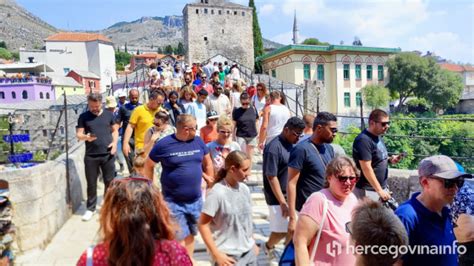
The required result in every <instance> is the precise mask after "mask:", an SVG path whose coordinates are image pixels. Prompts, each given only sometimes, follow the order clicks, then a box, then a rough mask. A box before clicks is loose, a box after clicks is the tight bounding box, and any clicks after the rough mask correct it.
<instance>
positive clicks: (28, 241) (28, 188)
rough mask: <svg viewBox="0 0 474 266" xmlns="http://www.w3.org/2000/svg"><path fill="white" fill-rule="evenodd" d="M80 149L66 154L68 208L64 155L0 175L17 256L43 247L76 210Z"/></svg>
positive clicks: (81, 183)
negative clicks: (6, 186)
mask: <svg viewBox="0 0 474 266" xmlns="http://www.w3.org/2000/svg"><path fill="white" fill-rule="evenodd" d="M84 147H85V146H84V145H83V143H79V144H76V145H75V146H73V147H72V148H71V150H70V155H69V163H70V165H69V169H70V180H71V206H68V204H67V193H66V191H67V185H66V183H67V182H66V167H65V163H66V155H65V154H63V155H61V156H60V157H58V158H57V159H56V160H54V161H49V162H46V163H44V164H40V165H37V166H35V167H31V168H24V169H15V170H11V171H4V172H1V173H0V175H1V178H2V179H5V180H7V181H8V182H9V184H10V199H11V202H12V204H13V209H14V215H13V223H14V224H15V226H16V228H17V233H16V243H17V246H18V249H19V251H20V252H25V251H29V250H32V249H36V248H44V247H46V245H47V244H48V242H49V241H50V240H51V239H52V238H53V236H54V235H55V234H56V232H57V231H59V229H60V228H61V227H62V226H63V224H64V223H65V222H66V221H67V220H68V219H69V217H70V216H71V214H72V212H73V211H74V210H76V209H77V208H78V207H79V206H80V204H81V201H82V199H83V195H84V194H85V174H84V161H83V158H84V151H85V149H84Z"/></svg>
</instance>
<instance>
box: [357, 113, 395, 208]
mask: <svg viewBox="0 0 474 266" xmlns="http://www.w3.org/2000/svg"><path fill="white" fill-rule="evenodd" d="M389 128H390V118H389V116H388V114H387V113H386V112H385V111H383V110H380V109H375V110H373V111H372V112H371V113H370V115H369V128H367V129H364V131H362V132H361V133H360V134H359V135H358V136H357V137H356V138H355V140H354V144H353V146H352V156H353V158H354V162H355V163H356V165H357V167H358V168H359V169H360V179H359V181H358V182H357V185H356V188H355V189H354V194H355V195H356V196H357V198H359V199H360V198H363V197H369V198H370V199H372V200H378V199H379V197H380V198H381V199H382V200H383V201H387V200H389V199H390V198H391V196H390V193H389V191H388V188H387V178H388V163H389V162H390V163H392V164H396V163H398V162H399V161H400V160H401V158H402V155H401V154H400V155H396V156H391V157H388V152H387V148H386V147H385V143H384V142H383V139H382V136H383V135H384V134H385V133H386V132H387V130H388V129H389Z"/></svg>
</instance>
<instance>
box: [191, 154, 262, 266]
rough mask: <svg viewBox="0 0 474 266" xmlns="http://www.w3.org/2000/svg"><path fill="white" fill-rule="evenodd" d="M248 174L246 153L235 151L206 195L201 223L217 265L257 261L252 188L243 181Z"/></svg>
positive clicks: (228, 156)
mask: <svg viewBox="0 0 474 266" xmlns="http://www.w3.org/2000/svg"><path fill="white" fill-rule="evenodd" d="M249 175H250V160H249V159H248V157H247V155H246V154H245V153H243V152H241V151H233V152H231V153H229V155H227V157H226V159H225V167H224V168H221V170H219V173H218V176H217V178H216V181H215V183H214V186H213V187H212V189H211V190H210V192H209V193H208V194H207V198H206V201H205V202H204V207H203V208H202V213H201V217H200V219H199V225H198V226H199V232H200V233H201V236H202V239H203V240H204V243H206V246H207V249H208V250H209V252H210V253H211V255H212V258H213V261H214V263H215V265H234V264H235V265H256V264H257V263H256V262H257V255H258V251H259V248H258V247H257V246H256V245H255V240H254V239H253V236H252V203H251V198H250V190H249V188H248V187H247V185H245V183H243V181H244V180H245V179H246V178H247V177H248V176H249ZM252 263H253V264H252Z"/></svg>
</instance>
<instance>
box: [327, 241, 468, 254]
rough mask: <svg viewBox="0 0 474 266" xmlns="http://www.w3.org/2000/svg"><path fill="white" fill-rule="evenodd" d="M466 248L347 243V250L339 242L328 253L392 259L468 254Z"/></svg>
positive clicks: (455, 246) (329, 245) (332, 243)
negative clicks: (367, 255) (368, 255)
mask: <svg viewBox="0 0 474 266" xmlns="http://www.w3.org/2000/svg"><path fill="white" fill-rule="evenodd" d="M466 252H467V249H466V247H465V246H462V245H461V246H459V245H457V240H455V241H454V242H453V244H451V245H414V246H396V245H357V246H354V245H353V244H352V243H349V240H348V241H347V242H346V245H345V248H344V249H343V245H342V244H341V243H339V242H337V241H334V240H333V241H331V242H329V243H327V244H326V253H327V254H328V255H329V256H331V257H336V256H338V255H341V254H342V253H346V254H372V255H391V256H392V258H398V257H400V256H403V255H406V254H416V255H449V254H460V255H464V254H466Z"/></svg>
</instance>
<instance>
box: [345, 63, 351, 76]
mask: <svg viewBox="0 0 474 266" xmlns="http://www.w3.org/2000/svg"><path fill="white" fill-rule="evenodd" d="M349 78H350V76H349V64H344V79H349Z"/></svg>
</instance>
